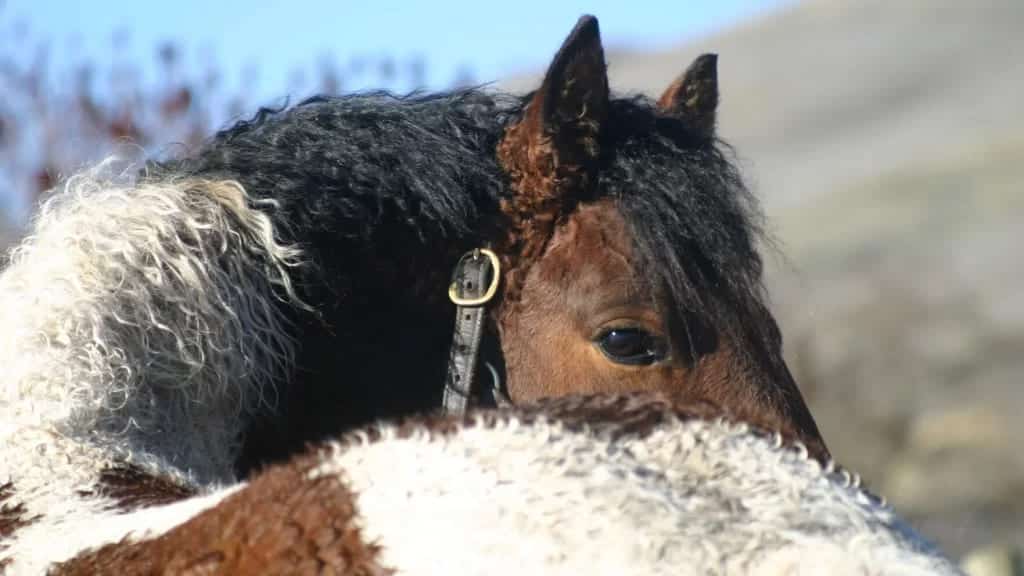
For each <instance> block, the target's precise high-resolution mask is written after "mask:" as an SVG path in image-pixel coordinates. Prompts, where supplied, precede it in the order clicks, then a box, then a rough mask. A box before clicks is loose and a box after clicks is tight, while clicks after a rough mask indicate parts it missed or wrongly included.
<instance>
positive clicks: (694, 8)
mask: <svg viewBox="0 0 1024 576" xmlns="http://www.w3.org/2000/svg"><path fill="white" fill-rule="evenodd" d="M787 3H789V2H787V0H701V1H689V2H687V1H685V0H682V1H681V0H675V1H648V2H644V1H636V0H633V1H630V0H598V1H592V2H586V3H584V2H573V1H559V0H517V1H515V2H503V3H496V2H493V3H487V2H479V1H469V0H455V1H449V2H443V1H439V0H432V1H429V2H427V1H423V2H414V1H405V2H401V1H396V0H363V1H360V2H357V1H344V0H335V1H330V0H310V1H303V0H291V1H283V0H267V1H262V2H260V1H251V0H250V1H242V0H174V1H158V2H139V1H138V0H97V1H90V0H0V50H4V51H7V52H8V53H11V52H15V53H18V54H19V55H20V56H21V57H24V58H29V57H31V55H32V54H34V53H35V52H36V50H37V47H38V46H39V45H40V43H41V42H42V41H46V42H47V43H48V44H49V54H50V61H51V68H52V69H53V70H54V71H55V73H59V71H60V70H65V69H71V68H72V67H73V66H74V64H76V63H77V62H80V61H83V60H90V59H91V60H93V61H99V62H109V61H111V59H112V58H114V57H119V58H127V59H130V60H132V61H134V62H136V63H139V64H144V65H145V66H143V71H144V72H145V73H149V74H152V71H153V70H154V67H153V63H154V62H155V58H154V50H155V46H157V45H158V44H160V43H161V42H163V41H165V40H168V39H172V40H177V41H179V42H181V43H182V45H183V47H184V54H183V57H184V63H185V65H186V68H196V66H195V64H197V63H200V62H203V61H204V60H208V59H210V58H211V57H212V59H213V60H214V62H215V63H216V64H217V66H218V67H219V68H220V69H221V70H223V72H224V74H225V76H224V78H223V82H224V85H225V86H228V87H230V86H240V85H241V75H242V73H241V71H242V70H244V69H245V68H247V67H248V68H250V69H258V71H259V72H258V76H257V78H258V80H257V81H256V83H255V85H254V90H255V91H256V92H257V93H258V94H256V95H254V96H256V99H261V100H262V99H265V98H270V97H276V96H281V95H283V92H285V91H287V90H288V86H289V82H290V80H294V76H293V70H295V69H296V67H304V68H305V69H306V70H307V71H308V72H307V73H308V74H310V75H312V72H313V70H314V68H313V66H314V65H315V64H316V63H317V62H318V61H319V60H320V59H323V58H326V57H330V58H333V59H337V60H341V61H348V60H349V59H350V58H352V57H355V56H364V57H374V56H377V55H381V54H391V55H393V56H395V57H396V58H397V59H399V60H400V61H401V60H403V59H406V58H411V57H412V56H413V55H416V54H420V55H422V56H423V58H424V60H425V61H426V63H427V68H426V71H427V74H426V80H427V87H430V88H441V87H445V86H447V85H449V84H450V83H451V82H452V80H453V79H454V78H455V76H456V74H457V73H458V70H459V68H460V67H463V66H466V67H468V68H469V69H471V70H472V72H473V76H474V78H475V80H477V81H481V82H486V81H491V80H495V79H498V78H500V77H502V76H504V75H506V74H509V73H512V72H514V71H518V70H524V69H533V68H537V67H540V66H543V65H544V64H546V62H547V60H548V59H549V58H550V57H551V55H552V54H553V53H554V50H555V49H556V48H557V47H558V45H559V44H560V43H561V41H562V39H563V38H564V36H565V34H566V33H567V32H568V31H569V30H570V28H571V27H572V25H573V24H574V22H575V21H576V19H577V18H578V17H579V16H580V14H582V13H585V12H589V13H593V14H595V15H597V16H598V18H599V19H600V22H601V31H602V36H603V38H604V40H605V43H606V45H607V46H634V47H657V46H664V45H671V44H674V43H678V42H681V41H683V40H685V39H688V38H694V37H697V36H700V35H704V34H708V33H711V32H713V31H715V30H717V29H720V28H722V27H726V26H728V25H730V24H734V23H737V22H739V21H742V20H744V19H747V18H750V17H753V16H755V15H756V14H758V13H761V12H763V11H766V10H771V9H774V8H778V7H779V6H781V5H783V4H787ZM19 29H20V30H21V32H20V33H18V30H19ZM119 30H121V31H127V32H128V34H127V36H126V40H125V41H123V42H122V43H121V45H120V46H119V47H118V48H116V49H115V48H114V43H113V42H112V37H113V35H114V33H115V32H116V31H119ZM4 43H7V46H3V44H4ZM115 52H116V54H115ZM372 83H373V77H372V76H371V77H369V78H366V79H364V80H363V82H362V83H361V84H364V85H359V84H360V83H357V82H353V84H355V85H346V88H350V89H351V88H361V87H367V86H368V85H369V84H372Z"/></svg>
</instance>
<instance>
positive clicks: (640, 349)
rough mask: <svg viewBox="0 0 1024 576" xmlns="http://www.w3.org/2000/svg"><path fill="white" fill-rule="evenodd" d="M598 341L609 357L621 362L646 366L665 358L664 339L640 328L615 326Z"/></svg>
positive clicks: (598, 345) (602, 350)
mask: <svg viewBox="0 0 1024 576" xmlns="http://www.w3.org/2000/svg"><path fill="white" fill-rule="evenodd" d="M596 342H597V347H598V348H600V349H601V352H603V353H604V355H605V356H607V357H608V359H610V360H611V361H612V362H617V363H619V364H629V365H632V366H646V365H649V364H654V363H655V362H660V361H661V360H664V359H665V353H666V346H665V341H664V339H663V338H661V337H658V336H655V335H653V334H650V333H648V332H645V331H644V330H641V329H639V328H614V329H612V330H608V331H607V332H604V333H602V334H601V335H600V336H599V337H598V338H597V340H596Z"/></svg>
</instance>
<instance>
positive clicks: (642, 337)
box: [496, 20, 827, 456]
mask: <svg viewBox="0 0 1024 576" xmlns="http://www.w3.org/2000/svg"><path fill="white" fill-rule="evenodd" d="M716 76H717V75H716V70H715V59H714V57H712V56H704V57H701V58H698V59H697V61H695V62H694V64H693V65H692V66H691V67H690V68H689V69H688V70H687V71H686V72H685V73H684V74H683V76H682V77H681V78H680V79H679V80H677V81H676V82H674V83H672V85H671V86H670V87H669V88H668V89H667V90H666V92H665V94H664V95H663V96H662V97H661V99H660V100H659V103H658V105H659V107H660V108H661V113H662V114H663V116H664V119H665V121H667V122H672V121H676V122H678V123H679V124H680V126H685V127H686V130H687V131H688V133H689V134H692V136H693V138H694V141H695V142H697V143H698V144H695V146H705V147H711V146H713V145H714V144H713V139H714V124H715V119H714V114H715V108H716V105H717V102H718V90H717V77H716ZM610 108H611V106H610V104H609V96H608V85H607V78H606V76H605V65H604V59H603V51H602V48H601V44H600V39H599V36H598V34H597V28H596V22H593V21H587V20H582V21H581V23H580V25H578V26H577V28H576V30H574V32H573V33H572V35H570V37H569V38H568V39H567V40H566V42H565V44H564V45H563V47H562V49H561V50H560V52H559V53H558V55H556V57H555V59H554V62H553V63H552V65H551V68H550V69H549V70H548V73H547V75H546V77H545V79H544V82H543V84H542V85H541V88H540V89H539V90H538V91H537V92H536V93H535V95H534V97H533V99H532V100H531V102H530V104H529V105H528V107H527V109H526V111H525V114H524V116H523V119H522V120H521V121H519V122H518V123H516V124H514V125H512V126H510V127H509V129H508V130H507V132H506V136H505V138H504V140H503V141H502V143H501V145H500V147H499V157H500V159H501V161H502V163H503V165H504V167H505V169H506V170H507V172H508V173H509V175H510V177H511V180H512V187H513V190H514V194H515V196H514V197H513V198H512V199H511V200H510V201H508V202H506V204H505V205H504V206H503V209H504V212H505V214H506V215H507V216H508V217H509V219H510V221H511V222H512V223H513V225H512V229H513V232H512V233H511V235H510V239H509V240H508V241H507V242H506V243H505V244H504V245H502V246H500V248H501V249H502V250H504V251H505V252H506V253H512V254H514V255H516V257H515V258H510V259H509V262H508V265H509V266H510V268H511V269H512V272H511V273H510V274H508V275H507V276H508V279H507V281H508V284H510V285H511V286H510V287H508V288H506V298H505V301H504V302H503V304H502V305H501V308H499V309H498V310H497V311H496V317H497V324H498V327H499V332H500V339H501V348H502V353H503V356H504V362H505V373H506V375H507V382H506V387H507V392H508V394H509V396H510V397H511V398H512V400H513V401H516V402H521V401H530V400H535V399H537V398H541V397H548V396H561V395H565V394H571V393H592V392H593V393H597V392H627V391H637V390H645V391H659V392H662V393H665V394H668V395H669V396H671V397H674V398H677V399H681V400H694V401H710V402H713V403H715V404H717V405H719V406H722V407H723V408H725V409H726V410H728V411H730V412H732V413H733V414H735V415H737V416H739V417H741V418H743V419H745V420H748V421H752V422H754V423H757V424H760V425H763V426H766V427H770V428H773V429H776V430H779V431H781V432H782V433H783V434H784V435H786V436H788V437H790V438H793V439H798V440H801V441H803V442H804V443H805V444H807V445H808V447H809V448H810V450H811V451H812V452H813V453H814V454H815V455H817V456H826V455H827V450H826V449H825V447H824V444H823V442H822V440H821V438H820V435H819V433H818V430H817V428H816V426H815V424H814V421H813V419H812V418H811V416H810V413H809V411H808V410H807V408H806V406H805V405H804V402H803V400H802V398H801V396H800V393H799V391H798V389H797V388H796V385H795V383H794V382H793V380H792V378H791V376H790V374H789V371H788V370H787V369H786V366H785V363H784V362H783V361H782V358H781V343H780V342H779V341H778V339H777V338H766V339H760V338H746V337H744V336H743V331H742V330H741V331H736V330H722V329H720V328H721V327H718V326H715V325H713V315H708V314H702V313H701V312H702V311H701V310H693V309H686V307H685V306H681V305H680V304H678V303H676V302H674V301H672V300H671V299H670V298H667V297H666V294H664V293H661V292H662V291H660V289H659V288H657V286H658V283H657V282H652V281H650V279H651V278H653V277H654V271H653V270H651V269H649V268H650V266H651V264H642V262H643V261H645V260H644V259H642V258H638V255H637V254H636V253H635V252H636V250H635V246H636V245H637V244H636V242H635V239H634V238H633V233H632V232H631V230H632V229H635V227H636V226H637V224H636V223H635V221H633V225H632V228H631V226H630V225H629V224H628V223H627V221H626V219H625V218H624V216H623V214H622V212H621V206H620V205H619V204H618V203H617V200H616V199H615V198H609V197H606V196H604V195H602V194H601V193H600V192H598V191H597V189H598V187H599V183H601V182H602V181H603V179H608V178H615V176H614V175H613V174H606V173H604V172H603V171H604V170H606V169H607V166H608V163H609V162H614V159H613V158H614V155H615V154H616V153H617V150H615V149H614V148H613V147H612V149H608V147H609V146H612V145H610V144H609V139H608V138H605V137H604V134H603V133H602V131H603V130H605V129H606V125H607V124H610V123H611V122H613V121H614V119H612V118H610V115H611V114H612V113H613V112H612V111H611V110H610ZM602 146H603V147H604V148H602ZM610 158H612V159H610ZM671 161H672V160H671V159H670V160H669V162H671ZM650 172H651V173H652V174H651V175H650V176H648V177H650V178H658V177H660V175H659V174H658V173H657V171H656V170H653V169H652V170H651V171H650ZM604 184H607V182H604ZM631 185H632V184H631V183H628V182H626V183H624V182H619V183H617V184H616V186H617V187H618V188H619V189H620V190H621V189H622V188H623V187H627V188H628V187H629V186H631ZM636 187H637V189H638V192H636V193H642V192H643V183H640V182H638V183H636ZM679 193H683V192H682V191H680V192H679ZM694 244H695V247H690V248H687V249H681V248H678V247H676V249H677V250H676V251H681V252H682V253H683V258H690V259H691V260H693V261H694V262H697V261H701V260H702V259H703V260H704V261H706V260H707V259H706V257H705V255H702V254H700V253H699V251H700V249H699V247H697V246H698V245H699V243H694ZM687 250H690V251H691V252H692V253H687ZM646 261H648V262H649V261H650V258H647V259H646ZM759 265H760V264H759V262H758V271H757V274H760V269H759ZM645 266H646V267H647V268H648V269H644V267H645ZM698 266H699V265H698ZM758 281H759V279H758ZM712 284H714V282H712ZM744 314H745V316H744V322H749V323H751V324H755V325H760V326H764V327H766V331H767V332H766V333H770V334H777V327H776V326H775V324H774V319H772V318H771V316H770V314H769V313H768V312H767V310H766V309H765V308H764V307H763V306H761V305H760V302H756V303H755V304H753V305H750V306H748V307H747V309H746V310H745V311H744ZM754 348H758V349H754ZM737 351H743V352H744V354H742V355H740V354H737Z"/></svg>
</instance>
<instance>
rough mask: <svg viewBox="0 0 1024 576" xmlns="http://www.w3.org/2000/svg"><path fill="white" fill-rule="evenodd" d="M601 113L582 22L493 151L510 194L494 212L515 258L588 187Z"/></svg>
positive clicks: (594, 45)
mask: <svg viewBox="0 0 1024 576" xmlns="http://www.w3.org/2000/svg"><path fill="white" fill-rule="evenodd" d="M608 106H609V92H608V76H607V69H606V66H605V61H604V48H603V47H602V46H601V34H600V31H599V29H598V26H597V18H594V17H593V16H583V17H582V18H580V19H579V21H578V22H577V23H576V27H575V28H573V30H572V32H571V33H569V36H568V37H567V38H566V39H565V42H563V43H562V47H561V48H560V49H559V50H558V53H557V54H556V55H555V58H554V60H552V62H551V66H549V67H548V71H547V73H546V74H545V75H544V81H543V82H542V83H541V86H540V88H539V89H538V90H537V91H536V92H535V93H534V94H533V96H532V97H531V98H530V100H529V102H528V103H527V104H526V109H525V112H524V114H523V117H522V119H521V120H519V121H518V122H517V123H515V124H513V125H511V126H510V127H509V128H508V129H507V130H506V132H505V137H504V138H503V139H502V141H501V143H500V144H499V145H498V158H499V159H500V161H501V163H502V166H503V167H504V168H505V170H506V171H507V172H508V174H509V177H510V179H511V183H512V187H513V190H514V195H513V197H512V198H509V199H507V200H506V201H505V202H503V205H502V211H503V212H504V213H505V214H506V216H509V217H511V219H512V221H513V226H512V227H513V228H515V229H516V230H515V235H516V236H517V238H516V239H515V240H514V241H513V243H515V244H519V246H518V249H519V250H520V251H522V252H524V253H522V254H520V256H523V257H525V258H527V259H529V258H532V257H534V256H536V255H537V254H535V253H534V252H535V251H537V250H539V249H540V248H542V247H543V244H544V243H545V242H546V238H545V236H546V235H548V234H549V233H550V231H551V227H552V226H553V225H554V221H555V220H557V219H558V217H559V216H560V215H561V213H562V210H563V208H564V207H565V206H566V205H567V204H568V203H571V202H572V200H574V199H575V198H574V196H576V195H579V194H585V193H587V192H588V191H589V189H590V187H591V186H593V184H594V182H595V180H596V172H597V165H598V158H599V157H600V133H601V128H602V125H603V124H604V123H605V119H606V118H607V115H608Z"/></svg>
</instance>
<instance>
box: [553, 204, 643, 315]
mask: <svg viewBox="0 0 1024 576" xmlns="http://www.w3.org/2000/svg"><path fill="white" fill-rule="evenodd" d="M536 267H537V277H538V278H539V279H540V280H541V281H542V282H543V283H544V284H547V285H548V286H552V287H558V288H559V289H560V290H563V291H568V292H567V293H566V296H568V297H570V298H572V297H584V298H585V299H587V300H590V301H596V300H601V299H607V298H614V299H629V298H630V296H632V295H633V293H634V292H635V284H636V283H635V281H634V277H635V276H636V275H637V269H636V266H635V265H634V262H633V246H632V239H631V236H630V233H629V229H628V227H627V225H626V221H625V219H623V217H622V215H621V214H620V213H619V210H618V208H617V207H616V206H615V205H614V204H613V203H612V202H611V201H605V200H602V201H598V202H595V203H592V204H583V205H580V206H579V207H578V208H577V209H576V210H575V211H574V212H573V213H572V214H570V215H569V216H568V217H567V218H566V220H565V222H564V223H563V224H562V225H561V226H559V227H558V228H557V229H556V230H555V231H554V233H553V235H552V237H551V241H550V243H549V244H548V248H547V250H546V251H545V254H544V256H543V257H542V258H541V259H540V260H539V261H538V262H537V264H536Z"/></svg>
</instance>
